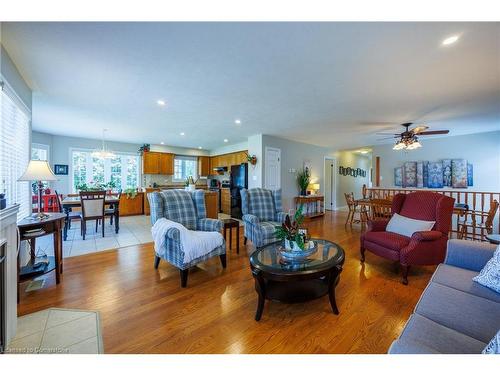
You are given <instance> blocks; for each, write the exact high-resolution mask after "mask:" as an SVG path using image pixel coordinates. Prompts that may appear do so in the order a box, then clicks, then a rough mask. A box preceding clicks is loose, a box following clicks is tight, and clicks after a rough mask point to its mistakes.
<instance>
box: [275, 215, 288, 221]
mask: <svg viewBox="0 0 500 375" xmlns="http://www.w3.org/2000/svg"><path fill="white" fill-rule="evenodd" d="M286 215H288V214H287V213H286V212H276V221H277V222H278V223H284V222H285V219H286Z"/></svg>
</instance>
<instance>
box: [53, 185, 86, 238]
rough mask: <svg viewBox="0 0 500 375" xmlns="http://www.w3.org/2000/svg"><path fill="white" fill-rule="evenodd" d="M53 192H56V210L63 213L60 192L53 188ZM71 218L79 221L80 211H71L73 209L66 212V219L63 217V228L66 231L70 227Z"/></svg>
mask: <svg viewBox="0 0 500 375" xmlns="http://www.w3.org/2000/svg"><path fill="white" fill-rule="evenodd" d="M55 193H56V197H57V210H58V211H59V212H60V213H64V208H63V204H62V199H63V198H62V194H59V193H58V192H57V190H55ZM72 220H78V221H81V220H82V218H81V216H80V213H79V212H73V211H69V212H68V214H67V215H66V219H65V222H64V225H65V230H66V231H67V230H68V229H71V221H72Z"/></svg>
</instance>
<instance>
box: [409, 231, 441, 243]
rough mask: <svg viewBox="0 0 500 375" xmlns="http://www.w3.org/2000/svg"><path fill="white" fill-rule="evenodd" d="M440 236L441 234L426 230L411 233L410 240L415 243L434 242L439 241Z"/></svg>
mask: <svg viewBox="0 0 500 375" xmlns="http://www.w3.org/2000/svg"><path fill="white" fill-rule="evenodd" d="M442 236H443V233H442V232H440V231H438V230H428V231H422V232H415V233H413V235H412V236H411V239H412V240H417V241H435V240H437V239H440V238H441V237H442Z"/></svg>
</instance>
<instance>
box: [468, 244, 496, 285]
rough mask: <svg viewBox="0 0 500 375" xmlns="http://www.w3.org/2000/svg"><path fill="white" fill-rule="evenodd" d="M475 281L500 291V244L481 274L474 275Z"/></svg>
mask: <svg viewBox="0 0 500 375" xmlns="http://www.w3.org/2000/svg"><path fill="white" fill-rule="evenodd" d="M473 280H474V281H475V282H477V283H479V284H481V285H484V286H485V287H487V288H490V289H491V290H494V291H495V292H497V293H500V245H498V247H497V249H496V250H495V252H494V253H493V256H492V257H491V259H490V260H489V261H488V263H486V265H485V266H484V267H483V269H482V270H481V272H479V275H477V276H476V277H474V279H473Z"/></svg>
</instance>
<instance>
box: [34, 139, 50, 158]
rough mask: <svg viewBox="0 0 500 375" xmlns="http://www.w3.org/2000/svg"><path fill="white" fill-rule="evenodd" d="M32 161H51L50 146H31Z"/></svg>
mask: <svg viewBox="0 0 500 375" xmlns="http://www.w3.org/2000/svg"><path fill="white" fill-rule="evenodd" d="M31 160H46V161H49V146H48V145H42V144H40V143H32V144H31Z"/></svg>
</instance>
